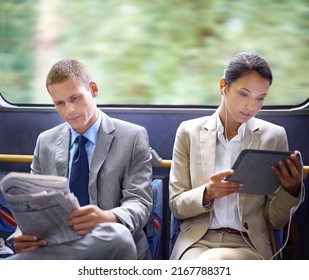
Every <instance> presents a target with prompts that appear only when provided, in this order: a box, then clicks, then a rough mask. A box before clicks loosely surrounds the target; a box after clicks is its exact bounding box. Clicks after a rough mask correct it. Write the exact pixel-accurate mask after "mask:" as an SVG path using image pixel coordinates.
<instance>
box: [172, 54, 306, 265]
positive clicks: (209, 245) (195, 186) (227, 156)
mask: <svg viewBox="0 0 309 280" xmlns="http://www.w3.org/2000/svg"><path fill="white" fill-rule="evenodd" d="M271 83H272V73H271V70H270V68H269V66H268V64H267V63H266V62H265V60H263V59H262V58H261V57H259V56H258V55H255V54H246V53H240V54H238V55H236V56H235V57H234V58H233V59H232V60H231V62H230V64H229V65H228V66H227V68H226V69H225V72H224V77H222V78H221V79H220V90H221V94H222V102H221V106H220V107H219V108H218V109H217V111H216V112H215V113H214V114H213V115H211V116H206V117H202V118H198V119H193V120H188V121H185V122H183V123H181V125H180V126H179V128H178V130H177V133H176V138H175V144H174V150H173V160H172V167H171V172H170V185H169V189H170V208H171V211H172V213H173V215H174V216H175V218H177V219H179V220H180V222H181V224H180V232H179V235H178V238H177V240H176V243H175V245H174V248H173V252H172V254H171V259H272V258H273V257H274V255H275V253H276V252H274V251H273V249H272V246H271V232H272V231H271V230H270V228H272V229H280V228H282V227H283V226H284V225H285V224H286V223H287V222H288V221H289V219H290V211H291V209H295V208H293V207H295V206H297V205H299V204H300V203H301V202H302V200H303V192H302V189H303V184H302V174H303V167H302V164H301V162H300V161H299V160H298V158H297V156H296V155H295V154H294V153H292V154H291V156H290V158H289V159H288V160H287V166H288V167H285V165H284V164H283V163H282V162H280V163H279V167H278V168H274V169H273V171H274V172H275V173H276V175H277V176H278V177H279V179H280V182H281V185H280V186H278V189H277V191H276V192H275V193H274V194H272V195H252V194H243V193H237V191H238V190H239V189H241V188H242V185H241V184H240V183H237V182H228V181H225V180H224V178H225V177H226V176H229V175H231V174H233V172H234V171H233V170H231V166H232V165H233V163H234V162H235V160H236V158H237V156H238V155H239V153H240V152H241V150H243V149H246V148H250V149H263V150H277V151H288V142H287V136H286V132H285V130H284V128H283V127H280V126H278V125H275V124H272V123H269V122H266V121H263V120H259V119H256V118H255V117H254V116H255V115H256V114H257V113H258V111H259V110H260V109H261V107H262V105H263V101H264V99H265V97H266V96H267V92H268V89H269V87H270V85H271Z"/></svg>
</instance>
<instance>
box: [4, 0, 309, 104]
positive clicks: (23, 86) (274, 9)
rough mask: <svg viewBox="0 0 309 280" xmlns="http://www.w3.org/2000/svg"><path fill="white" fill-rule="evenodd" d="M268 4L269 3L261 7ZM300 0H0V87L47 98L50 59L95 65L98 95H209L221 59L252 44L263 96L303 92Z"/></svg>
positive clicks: (151, 100)
mask: <svg viewBox="0 0 309 280" xmlns="http://www.w3.org/2000/svg"><path fill="white" fill-rule="evenodd" d="M265 7H267V9H266V8H265ZM308 9H309V5H308V1H304V0H294V1H274V0H261V1H243V2H240V1H229V0H222V1H217V0H208V1H204V0H196V1H148V0H131V1H122V0H114V1H101V0H90V1H75V0H53V1H49V0H37V1H34V0H23V1H1V3H0V11H1V23H0V24H1V28H0V93H1V94H2V95H3V96H4V98H5V99H6V100H7V101H9V102H11V103H15V104H27V103H28V104H50V102H51V100H50V98H49V96H48V94H47V91H46V88H45V77H46V75H47V72H48V70H49V69H50V67H51V65H52V64H54V63H55V62H56V61H57V60H60V59H63V58H75V59H78V60H80V61H82V62H83V63H85V64H86V66H87V67H88V68H89V69H90V70H91V72H92V73H94V75H95V76H94V79H95V80H96V82H97V83H98V85H99V88H100V93H99V96H98V99H97V102H98V103H99V104H164V105H169V104H170V105H201V104H203V105H217V104H219V102H220V94H219V78H220V77H221V76H222V74H223V73H222V69H224V66H225V64H226V63H227V62H228V61H229V60H230V58H231V57H232V56H233V55H234V54H235V53H237V52H240V51H247V52H256V53H258V54H259V55H261V56H262V57H264V58H265V59H266V60H267V61H268V62H269V64H270V67H271V69H272V71H273V76H274V82H273V85H272V87H271V88H270V92H269V95H268V96H267V98H266V101H265V104H266V105H296V104H299V103H301V102H303V101H305V100H306V99H307V98H308V90H307V89H308V86H309V82H308V78H307V75H308V74H307V73H308V70H309V60H308V57H309V48H308V47H307V45H308V43H307V41H308V24H307V22H308Z"/></svg>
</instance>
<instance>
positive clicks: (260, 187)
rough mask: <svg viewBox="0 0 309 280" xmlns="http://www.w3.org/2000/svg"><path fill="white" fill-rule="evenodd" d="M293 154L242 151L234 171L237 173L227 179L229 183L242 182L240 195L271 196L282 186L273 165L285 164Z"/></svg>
mask: <svg viewBox="0 0 309 280" xmlns="http://www.w3.org/2000/svg"><path fill="white" fill-rule="evenodd" d="M291 154H292V152H282V151H268V150H250V149H245V150H242V151H241V153H240V155H239V156H238V158H237V159H236V162H235V163H234V165H233V167H232V169H233V170H235V173H234V174H233V175H231V176H228V177H226V178H225V180H227V181H234V182H241V183H243V185H244V186H243V188H242V189H241V190H240V191H239V193H248V194H260V195H266V194H271V193H273V192H275V191H276V190H277V188H278V187H279V186H280V180H279V178H278V177H277V175H276V174H275V173H274V171H272V169H271V166H272V165H278V161H279V160H282V161H283V162H285V161H286V160H287V159H288V158H289V157H290V155H291Z"/></svg>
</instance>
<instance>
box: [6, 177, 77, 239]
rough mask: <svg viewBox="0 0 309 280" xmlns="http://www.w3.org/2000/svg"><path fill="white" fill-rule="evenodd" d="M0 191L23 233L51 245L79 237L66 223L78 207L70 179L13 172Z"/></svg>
mask: <svg viewBox="0 0 309 280" xmlns="http://www.w3.org/2000/svg"><path fill="white" fill-rule="evenodd" d="M0 189H1V192H2V194H3V196H4V198H5V199H6V201H7V205H8V207H9V209H10V210H11V212H12V214H13V216H14V219H15V221H16V223H17V225H18V227H19V228H20V230H21V232H23V233H26V234H31V235H35V236H37V237H38V238H39V239H41V240H47V241H48V244H49V245H52V244H56V243H63V242H66V241H70V240H74V239H77V238H79V236H78V234H77V233H76V232H75V231H74V230H72V229H71V228H70V227H69V226H68V224H67V215H68V213H69V212H70V211H72V210H73V209H75V208H77V207H79V203H78V200H77V198H76V197H75V196H74V194H73V193H71V192H70V188H69V184H68V180H67V178H65V177H60V176H48V175H38V174H29V173H18V172H11V173H9V174H8V175H6V176H5V177H4V178H3V179H2V180H1V181H0Z"/></svg>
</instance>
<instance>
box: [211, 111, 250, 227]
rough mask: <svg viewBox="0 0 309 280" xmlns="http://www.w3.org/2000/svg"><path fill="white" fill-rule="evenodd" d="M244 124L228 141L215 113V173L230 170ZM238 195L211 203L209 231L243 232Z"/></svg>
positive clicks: (238, 152)
mask: <svg viewBox="0 0 309 280" xmlns="http://www.w3.org/2000/svg"><path fill="white" fill-rule="evenodd" d="M245 126H246V124H245V123H243V124H241V126H240V127H239V129H238V134H237V135H236V136H235V137H233V138H232V139H231V140H230V141H228V140H227V139H225V136H224V127H223V125H222V123H221V120H220V117H219V114H218V112H217V141H216V142H217V143H216V162H215V172H219V171H223V170H228V169H230V168H231V167H232V166H233V164H234V162H235V161H236V159H237V157H238V155H239V154H240V152H241V150H242V142H243V138H244V132H245ZM237 200H238V194H237V193H233V194H230V195H227V196H224V197H222V198H220V199H215V200H214V202H213V206H214V214H213V218H212V221H211V223H210V227H209V228H211V229H216V228H221V227H228V228H233V229H236V230H240V231H245V229H244V228H243V226H242V224H241V223H240V218H239V211H238V204H237Z"/></svg>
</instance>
